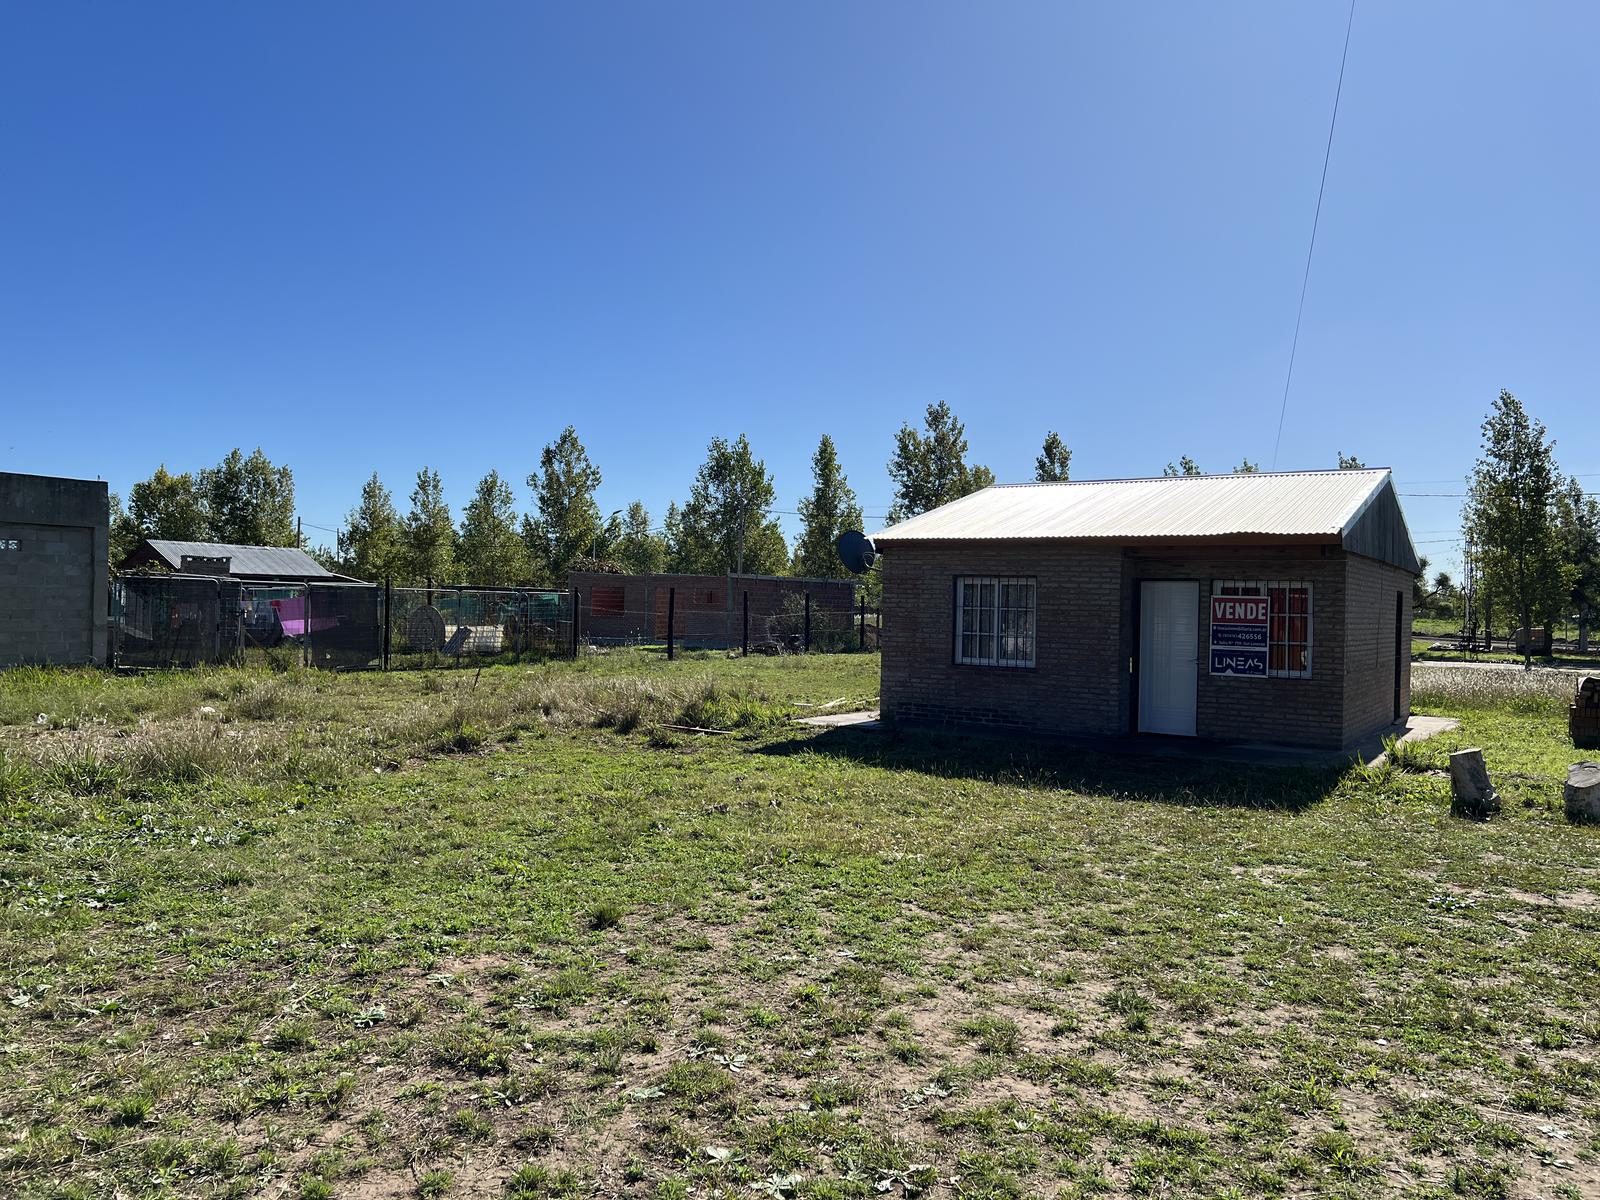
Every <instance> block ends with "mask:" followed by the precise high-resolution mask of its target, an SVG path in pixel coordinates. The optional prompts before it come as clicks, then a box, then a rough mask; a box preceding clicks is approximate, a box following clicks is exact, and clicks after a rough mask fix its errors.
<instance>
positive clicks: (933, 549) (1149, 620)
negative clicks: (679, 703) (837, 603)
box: [874, 470, 1419, 748]
mask: <svg viewBox="0 0 1600 1200" xmlns="http://www.w3.org/2000/svg"><path fill="white" fill-rule="evenodd" d="M874 542H875V543H876V545H877V548H878V550H879V551H880V553H881V554H882V560H881V561H882V570H883V609H884V640H883V680H882V689H881V701H880V703H881V707H882V711H883V716H884V718H885V719H886V720H888V721H891V722H937V723H948V724H960V725H980V726H996V727H1009V728H1015V729H1024V730H1034V731H1039V732H1043V733H1052V732H1053V733H1061V734H1070V735H1091V736H1092V735H1120V734H1129V733H1148V734H1164V735H1173V736H1180V737H1198V738H1207V739H1215V740H1221V741H1237V742H1266V743H1279V744H1287V745H1300V746H1315V747H1325V748H1340V747H1345V746H1349V745H1351V744H1353V743H1355V742H1357V741H1359V740H1361V739H1362V738H1364V737H1367V736H1370V735H1371V734H1372V733H1374V732H1375V731H1377V730H1380V729H1382V728H1384V727H1386V726H1388V725H1390V724H1392V723H1394V722H1396V721H1400V720H1403V719H1404V718H1405V717H1406V716H1407V715H1408V714H1409V712H1410V705H1411V670H1410V661H1411V656H1410V646H1411V597H1412V582H1413V579H1414V577H1415V575H1416V573H1417V571H1418V569H1419V567H1418V562H1417V556H1416V551H1415V549H1414V548H1413V546H1412V543H1411V537H1410V534H1409V533H1408V532H1407V530H1406V525H1405V519H1404V517H1403V515H1402V514H1401V511H1400V504H1399V500H1398V498H1397V497H1396V495H1395V491H1394V484H1393V481H1392V479H1391V477H1390V474H1389V472H1388V471H1386V470H1359V471H1319V472H1292V473H1272V474H1267V473H1263V474H1247V475H1212V476H1193V477H1181V478H1162V479H1134V480H1113V481H1094V482H1085V483H1041V484H1024V485H1014V486H1002V487H991V488H986V489H984V490H983V491H980V492H976V493H974V494H972V495H970V496H967V497H964V498H963V499H960V500H957V501H955V502H954V503H951V504H947V505H944V506H943V507H941V508H938V509H934V510H933V511H931V512H927V513H924V514H922V515H920V516H917V517H913V518H911V519H910V520H908V521H904V522H901V523H900V524H898V525H895V526H892V527H890V528H888V529H886V530H883V531H882V532H880V533H878V534H877V535H875V537H874Z"/></svg>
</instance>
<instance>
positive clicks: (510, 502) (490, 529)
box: [456, 471, 529, 587]
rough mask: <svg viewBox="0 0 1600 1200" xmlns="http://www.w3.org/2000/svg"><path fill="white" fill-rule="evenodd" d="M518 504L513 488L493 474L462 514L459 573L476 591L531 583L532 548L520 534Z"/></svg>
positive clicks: (482, 484) (457, 570) (487, 476)
mask: <svg viewBox="0 0 1600 1200" xmlns="http://www.w3.org/2000/svg"><path fill="white" fill-rule="evenodd" d="M516 505H517V501H516V497H515V496H513V495H512V493H511V485H510V484H509V483H507V482H506V481H505V480H503V479H501V478H500V473H499V472H498V471H490V472H489V473H488V474H487V475H485V476H484V477H483V478H482V479H480V480H479V481H478V490H477V491H476V492H474V493H473V496H472V499H471V500H470V501H468V503H467V507H466V509H465V510H464V511H463V512H462V514H461V537H460V539H459V541H458V542H457V543H456V573H457V574H458V575H459V576H460V578H461V580H462V581H463V582H464V583H468V584H471V585H473V586H475V587H508V586H512V585H514V584H519V583H526V582H527V581H528V574H529V572H528V547H527V545H526V544H525V543H524V542H523V540H522V535H521V534H520V533H519V532H518V531H517V507H516Z"/></svg>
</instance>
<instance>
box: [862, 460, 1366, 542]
mask: <svg viewBox="0 0 1600 1200" xmlns="http://www.w3.org/2000/svg"><path fill="white" fill-rule="evenodd" d="M1387 486H1389V472H1388V470H1387V469H1379V470H1361V471H1282V472H1273V473H1268V472H1260V473H1252V474H1248V475H1185V476H1179V477H1177V478H1170V477H1163V478H1160V479H1108V480H1091V481H1086V482H1082V483H1020V484H1000V485H997V486H995V487H988V488H984V489H983V490H982V491H980V492H974V493H972V494H971V495H970V496H963V497H962V498H961V499H960V500H955V501H952V502H951V503H949V504H946V505H942V506H941V507H939V508H935V509H932V510H930V511H928V512H925V513H923V514H921V515H920V516H916V517H911V518H910V519H908V520H905V521H901V522H900V523H899V524H898V525H891V526H889V527H888V528H887V529H884V530H882V531H880V532H878V533H876V534H874V535H873V540H874V541H875V542H878V543H880V544H882V545H884V546H894V545H895V544H896V543H903V542H924V541H1001V540H1010V541H1017V540H1027V541H1038V540H1089V539H1148V538H1223V537H1230V536H1240V537H1243V536H1260V537H1286V538H1287V537H1328V538H1330V539H1337V538H1341V537H1342V536H1343V535H1344V533H1345V532H1346V530H1347V529H1348V528H1349V526H1350V525H1351V523H1352V522H1353V521H1354V520H1355V519H1356V518H1357V517H1358V516H1359V515H1360V514H1361V513H1362V512H1363V510H1365V508H1366V507H1367V505H1369V504H1370V503H1371V502H1372V501H1373V499H1374V498H1375V497H1376V496H1377V495H1378V494H1379V492H1381V491H1382V490H1383V489H1384V488H1385V487H1387Z"/></svg>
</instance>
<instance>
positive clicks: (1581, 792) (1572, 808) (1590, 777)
mask: <svg viewBox="0 0 1600 1200" xmlns="http://www.w3.org/2000/svg"><path fill="white" fill-rule="evenodd" d="M1562 795H1563V798H1564V799H1565V801H1566V809H1567V820H1569V821H1578V822H1583V823H1585V824H1596V823H1600V763H1597V762H1581V763H1573V764H1572V765H1571V766H1570V767H1568V768H1567V786H1566V790H1565V791H1564V792H1563V793H1562Z"/></svg>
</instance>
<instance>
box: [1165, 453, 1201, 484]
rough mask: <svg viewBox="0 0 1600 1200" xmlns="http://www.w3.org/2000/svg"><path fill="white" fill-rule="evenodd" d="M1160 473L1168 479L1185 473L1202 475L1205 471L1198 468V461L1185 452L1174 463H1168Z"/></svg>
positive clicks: (1176, 477)
mask: <svg viewBox="0 0 1600 1200" xmlns="http://www.w3.org/2000/svg"><path fill="white" fill-rule="evenodd" d="M1161 474H1162V475H1164V476H1165V477H1166V478H1168V479H1178V478H1180V477H1182V476H1185V475H1204V474H1205V472H1204V471H1202V470H1201V469H1200V464H1199V463H1197V462H1195V461H1194V459H1192V458H1190V457H1189V456H1188V455H1187V454H1185V455H1184V456H1183V457H1182V458H1180V459H1179V460H1178V461H1177V463H1176V464H1174V463H1168V464H1167V465H1166V468H1165V469H1164V470H1163V471H1162V472H1161Z"/></svg>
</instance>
